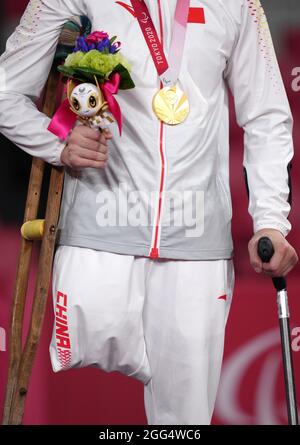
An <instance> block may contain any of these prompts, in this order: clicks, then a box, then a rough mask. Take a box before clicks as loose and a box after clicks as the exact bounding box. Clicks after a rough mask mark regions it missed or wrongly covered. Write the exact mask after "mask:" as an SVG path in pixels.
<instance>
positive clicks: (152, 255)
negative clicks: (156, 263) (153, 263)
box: [150, 247, 159, 260]
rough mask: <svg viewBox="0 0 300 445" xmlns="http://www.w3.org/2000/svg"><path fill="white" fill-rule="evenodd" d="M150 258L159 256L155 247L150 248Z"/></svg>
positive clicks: (154, 258) (155, 258) (153, 258)
mask: <svg viewBox="0 0 300 445" xmlns="http://www.w3.org/2000/svg"><path fill="white" fill-rule="evenodd" d="M150 258H151V259H152V260H157V259H158V258H159V252H158V248H157V247H153V248H152V249H151V253H150Z"/></svg>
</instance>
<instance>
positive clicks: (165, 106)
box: [152, 85, 190, 125]
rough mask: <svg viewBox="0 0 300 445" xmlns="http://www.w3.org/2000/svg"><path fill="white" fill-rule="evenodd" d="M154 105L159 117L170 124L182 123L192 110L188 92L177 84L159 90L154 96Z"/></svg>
mask: <svg viewBox="0 0 300 445" xmlns="http://www.w3.org/2000/svg"><path fill="white" fill-rule="evenodd" d="M152 106H153V111H154V113H155V114H156V116H157V117H158V119H160V120H161V121H162V122H164V123H166V124H168V125H178V124H181V123H182V122H184V121H185V120H186V118H187V116H188V114H189V112H190V105H189V100H188V98H187V96H186V94H185V93H184V92H183V91H182V90H181V89H180V88H178V87H177V86H176V85H174V86H172V87H165V88H162V89H161V90H160V91H158V92H157V93H156V94H155V96H154V98H153V104H152Z"/></svg>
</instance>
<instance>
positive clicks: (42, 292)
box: [3, 17, 90, 425]
mask: <svg viewBox="0 0 300 445" xmlns="http://www.w3.org/2000/svg"><path fill="white" fill-rule="evenodd" d="M89 32H90V22H89V21H88V19H87V18H86V17H74V18H72V19H71V20H70V21H69V22H67V23H66V24H65V26H64V28H63V30H62V33H61V36H60V39H59V44H58V47H57V51H56V55H55V58H54V62H53V65H52V68H51V71H50V74H49V77H48V80H47V83H46V87H45V93H44V96H43V101H42V111H43V113H45V114H46V115H47V116H49V117H52V116H53V114H54V111H55V108H56V103H57V101H58V100H59V98H58V91H59V85H60V74H59V72H58V70H57V65H58V64H59V63H60V62H61V61H62V59H63V58H64V57H65V56H66V54H67V53H68V52H70V49H71V48H72V47H74V45H75V43H76V38H77V37H78V35H79V34H80V33H83V34H87V33H89ZM44 170H45V163H44V162H43V161H42V160H41V159H38V158H33V160H32V167H31V173H30V180H29V186H28V193H27V200H26V206H25V214H24V224H23V226H22V229H21V234H22V239H21V248H20V252H19V260H18V269H17V276H16V281H15V288H14V294H13V307H12V315H11V325H10V339H9V365H8V379H7V388H6V396H5V402H4V416H3V424H4V425H18V424H21V423H22V419H23V414H24V406H25V398H26V394H27V391H28V386H29V380H30V375H31V371H32V366H33V362H34V358H35V354H36V350H37V347H38V343H39V339H40V335H41V329H42V324H43V320H44V315H45V309H46V303H47V296H48V290H49V284H50V278H51V270H52V261H53V255H54V249H55V241H56V233H57V223H58V218H59V210H60V203H61V196H62V189H63V181H64V171H63V169H62V168H58V167H52V169H51V177H50V185H49V191H48V200H47V208H46V215H45V220H37V219H36V218H37V214H38V209H39V202H40V195H41V188H42V182H43V176H44ZM36 240H41V241H42V243H41V249H40V254H39V262H38V270H37V276H36V286H35V293H34V299H33V304H32V311H31V320H30V326H29V331H28V335H27V338H26V342H25V346H24V349H22V331H23V320H24V309H25V304H26V293H27V287H28V278H29V271H30V260H31V255H32V249H33V244H34V241H36Z"/></svg>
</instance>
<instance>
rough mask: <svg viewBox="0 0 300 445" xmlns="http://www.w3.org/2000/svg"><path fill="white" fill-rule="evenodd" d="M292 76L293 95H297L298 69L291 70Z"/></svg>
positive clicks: (299, 86)
mask: <svg viewBox="0 0 300 445" xmlns="http://www.w3.org/2000/svg"><path fill="white" fill-rule="evenodd" d="M292 76H293V81H292V90H293V91H295V93H298V92H299V91H300V67H295V68H293V70H292Z"/></svg>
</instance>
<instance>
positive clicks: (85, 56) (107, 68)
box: [65, 49, 131, 78]
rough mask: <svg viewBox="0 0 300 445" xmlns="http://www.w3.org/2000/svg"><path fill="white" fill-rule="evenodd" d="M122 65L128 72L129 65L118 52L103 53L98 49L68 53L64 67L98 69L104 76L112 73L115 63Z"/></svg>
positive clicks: (129, 69)
mask: <svg viewBox="0 0 300 445" xmlns="http://www.w3.org/2000/svg"><path fill="white" fill-rule="evenodd" d="M119 64H121V65H123V66H124V67H125V68H126V69H127V70H128V71H129V72H130V71H131V65H130V64H129V63H128V62H127V60H126V59H125V58H124V57H123V56H122V54H121V53H120V52H118V53H116V54H105V53H102V52H100V51H98V50H95V49H94V50H91V51H89V52H87V53H83V52H81V51H78V52H76V53H72V54H70V55H69V56H68V57H67V59H66V62H65V66H66V67H70V68H85V69H91V70H93V71H98V72H99V73H101V74H102V75H103V76H105V77H106V78H108V77H109V75H110V74H111V73H112V71H113V70H114V69H115V68H116V66H117V65H119Z"/></svg>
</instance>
